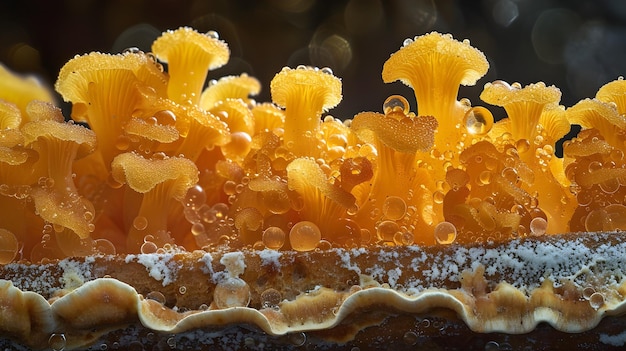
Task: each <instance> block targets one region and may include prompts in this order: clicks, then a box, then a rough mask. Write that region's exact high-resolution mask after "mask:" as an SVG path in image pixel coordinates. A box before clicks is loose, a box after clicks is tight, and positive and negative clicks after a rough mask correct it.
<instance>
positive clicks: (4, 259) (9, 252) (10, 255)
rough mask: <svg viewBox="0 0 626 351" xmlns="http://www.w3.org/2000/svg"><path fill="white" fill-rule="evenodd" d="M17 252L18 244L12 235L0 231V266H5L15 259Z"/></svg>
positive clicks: (2, 230)
mask: <svg viewBox="0 0 626 351" xmlns="http://www.w3.org/2000/svg"><path fill="white" fill-rule="evenodd" d="M18 251H19V243H18V241H17V238H16V237H15V235H14V234H13V233H11V232H10V231H8V230H6V229H0V264H7V263H10V262H11V261H13V259H15V256H17V253H18Z"/></svg>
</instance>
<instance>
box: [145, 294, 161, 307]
mask: <svg viewBox="0 0 626 351" xmlns="http://www.w3.org/2000/svg"><path fill="white" fill-rule="evenodd" d="M146 300H154V301H156V302H158V303H160V304H161V305H165V301H166V300H165V295H163V293H162V292H160V291H151V292H149V293H148V294H147V295H146Z"/></svg>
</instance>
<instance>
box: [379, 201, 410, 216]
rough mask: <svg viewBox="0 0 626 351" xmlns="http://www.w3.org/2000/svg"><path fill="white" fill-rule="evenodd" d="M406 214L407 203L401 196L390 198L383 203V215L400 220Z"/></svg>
mask: <svg viewBox="0 0 626 351" xmlns="http://www.w3.org/2000/svg"><path fill="white" fill-rule="evenodd" d="M405 214H406V202H404V200H403V199H402V198H401V197H399V196H388V197H387V198H386V199H385V202H384V203H383V215H384V216H385V217H387V218H388V219H390V220H398V219H400V218H402V217H404V215H405Z"/></svg>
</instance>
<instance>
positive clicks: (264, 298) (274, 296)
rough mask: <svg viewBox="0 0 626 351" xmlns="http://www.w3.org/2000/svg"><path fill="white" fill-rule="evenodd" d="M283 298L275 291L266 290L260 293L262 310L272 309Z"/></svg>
mask: <svg viewBox="0 0 626 351" xmlns="http://www.w3.org/2000/svg"><path fill="white" fill-rule="evenodd" d="M282 299H283V296H282V294H281V293H280V291H278V290H276V289H272V288H270V289H267V290H265V291H263V292H262V293H261V304H262V306H263V308H274V307H277V306H278V304H279V303H280V302H281V301H282Z"/></svg>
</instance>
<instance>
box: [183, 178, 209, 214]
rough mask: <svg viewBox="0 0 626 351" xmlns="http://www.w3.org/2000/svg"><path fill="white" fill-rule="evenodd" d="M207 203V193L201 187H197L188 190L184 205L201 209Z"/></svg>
mask: <svg viewBox="0 0 626 351" xmlns="http://www.w3.org/2000/svg"><path fill="white" fill-rule="evenodd" d="M205 202H206V193H205V192H204V189H202V187H201V186H200V185H197V184H196V185H195V186H193V187H191V188H190V189H189V190H187V194H186V195H185V201H184V204H185V206H187V207H191V208H199V207H200V206H202V205H203V204H204V203H205Z"/></svg>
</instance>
